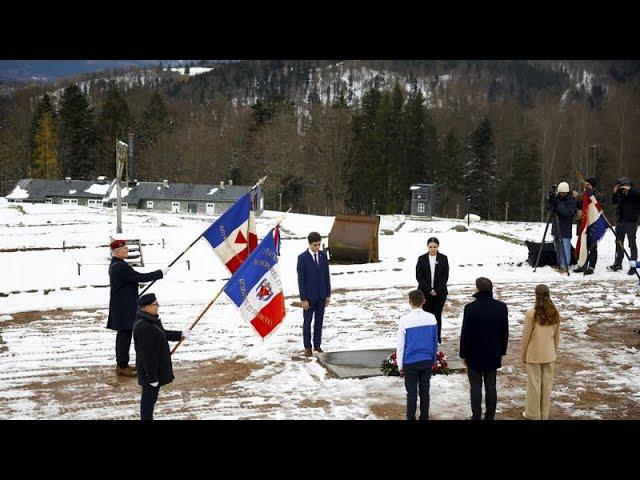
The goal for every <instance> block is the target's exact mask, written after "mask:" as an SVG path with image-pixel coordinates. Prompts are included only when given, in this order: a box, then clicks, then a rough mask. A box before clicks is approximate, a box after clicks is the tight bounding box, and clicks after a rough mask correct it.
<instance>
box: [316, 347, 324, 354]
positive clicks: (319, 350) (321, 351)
mask: <svg viewBox="0 0 640 480" xmlns="http://www.w3.org/2000/svg"><path fill="white" fill-rule="evenodd" d="M315 351H316V352H318V353H324V350H323V349H321V348H316V349H315Z"/></svg>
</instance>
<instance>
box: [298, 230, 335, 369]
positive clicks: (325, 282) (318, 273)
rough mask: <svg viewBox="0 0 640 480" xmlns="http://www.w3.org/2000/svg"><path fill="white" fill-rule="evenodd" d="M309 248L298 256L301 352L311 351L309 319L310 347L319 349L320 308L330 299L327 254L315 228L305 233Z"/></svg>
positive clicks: (320, 330)
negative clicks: (307, 234)
mask: <svg viewBox="0 0 640 480" xmlns="http://www.w3.org/2000/svg"><path fill="white" fill-rule="evenodd" d="M307 240H308V241H309V248H308V249H307V250H305V251H304V252H302V253H301V254H300V255H299V256H298V266H297V271H298V290H299V293H300V300H301V301H302V308H303V310H304V312H303V313H302V316H303V319H304V321H303V323H302V342H303V344H304V354H305V356H307V357H310V356H311V355H313V353H312V352H311V320H312V319H313V317H314V315H315V322H314V324H313V348H314V349H315V351H316V352H322V351H323V350H322V348H320V345H321V344H322V319H323V317H324V309H325V307H326V306H327V305H329V302H330V301H331V277H330V275H329V260H328V258H327V254H326V253H325V252H324V251H322V250H320V241H321V240H322V238H321V237H320V234H319V233H318V232H311V233H310V234H309V236H308V237H307Z"/></svg>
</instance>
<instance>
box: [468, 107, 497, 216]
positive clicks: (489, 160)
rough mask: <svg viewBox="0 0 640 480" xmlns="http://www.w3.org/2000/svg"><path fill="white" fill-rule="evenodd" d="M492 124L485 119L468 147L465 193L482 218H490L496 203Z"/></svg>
mask: <svg viewBox="0 0 640 480" xmlns="http://www.w3.org/2000/svg"><path fill="white" fill-rule="evenodd" d="M492 150H493V137H492V131H491V122H490V121H489V118H488V117H484V118H483V119H482V121H481V122H480V124H479V125H478V127H477V128H476V129H475V130H474V131H473V132H472V133H471V135H470V136H469V141H468V143H467V146H466V162H465V172H464V175H463V180H464V185H465V193H466V195H467V196H468V197H470V209H471V211H472V212H475V213H478V214H479V215H480V216H481V217H482V218H488V217H489V216H490V215H491V214H492V213H495V212H492V208H491V207H492V204H493V203H494V202H495V193H496V192H495V183H496V175H495V170H494V169H495V158H494V156H493V155H492Z"/></svg>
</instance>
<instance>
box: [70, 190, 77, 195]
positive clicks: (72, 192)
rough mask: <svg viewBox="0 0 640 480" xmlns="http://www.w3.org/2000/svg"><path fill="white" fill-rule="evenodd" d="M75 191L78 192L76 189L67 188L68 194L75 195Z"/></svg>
mask: <svg viewBox="0 0 640 480" xmlns="http://www.w3.org/2000/svg"><path fill="white" fill-rule="evenodd" d="M76 193H78V191H77V190H69V195H75V194H76Z"/></svg>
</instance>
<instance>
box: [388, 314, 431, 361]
mask: <svg viewBox="0 0 640 480" xmlns="http://www.w3.org/2000/svg"><path fill="white" fill-rule="evenodd" d="M396 348H397V349H396V360H397V362H398V370H402V369H403V366H404V365H407V364H409V363H417V362H424V361H426V360H434V361H435V359H436V356H437V355H438V324H437V322H436V317H435V316H434V315H433V314H432V313H429V312H425V311H424V310H422V308H414V309H412V310H411V311H410V312H409V313H407V314H406V315H404V316H403V317H402V318H400V323H399V325H398V343H397V347H396Z"/></svg>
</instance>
